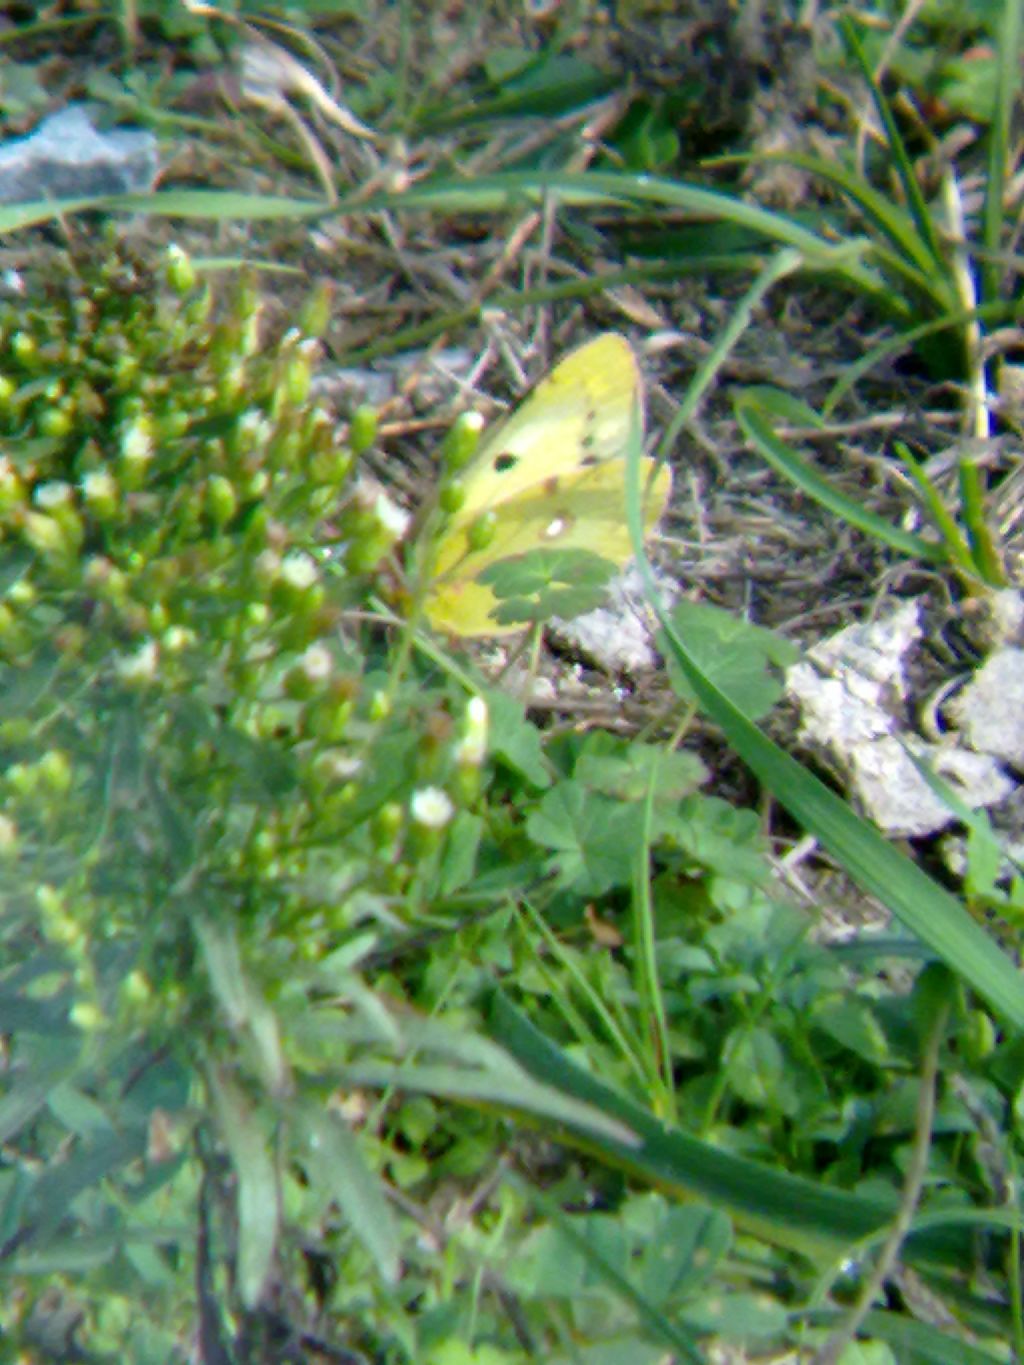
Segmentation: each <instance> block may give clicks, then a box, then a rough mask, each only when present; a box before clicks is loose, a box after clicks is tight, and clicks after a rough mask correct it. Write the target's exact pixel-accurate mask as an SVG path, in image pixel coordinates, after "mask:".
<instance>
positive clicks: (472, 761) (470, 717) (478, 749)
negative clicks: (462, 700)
mask: <svg viewBox="0 0 1024 1365" xmlns="http://www.w3.org/2000/svg"><path fill="white" fill-rule="evenodd" d="M486 756H487V703H486V702H485V701H484V699H483V697H470V699H469V702H468V703H467V705H466V732H465V734H464V735H463V737H462V739H461V740H460V741H459V743H458V745H457V746H456V749H455V761H456V763H457V764H458V765H459V767H460V768H463V767H464V768H479V767H480V766H481V765H482V764H483V761H484V759H485V758H486Z"/></svg>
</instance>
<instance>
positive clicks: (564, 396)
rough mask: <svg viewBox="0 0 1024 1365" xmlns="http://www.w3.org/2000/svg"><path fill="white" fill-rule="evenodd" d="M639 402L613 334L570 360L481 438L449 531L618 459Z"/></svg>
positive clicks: (624, 349)
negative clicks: (550, 482) (551, 480)
mask: <svg viewBox="0 0 1024 1365" xmlns="http://www.w3.org/2000/svg"><path fill="white" fill-rule="evenodd" d="M641 394H642V390H641V384H640V371H639V369H638V367H637V363H636V357H635V356H634V354H633V349H632V347H631V346H630V344H629V342H628V341H627V340H626V339H625V337H623V336H619V335H618V333H617V332H606V333H604V334H603V335H601V336H599V337H595V338H594V340H593V341H588V342H587V343H586V344H585V345H583V346H580V347H579V348H578V349H577V350H575V351H572V352H570V354H569V355H567V356H566V357H565V359H564V360H562V361H561V362H560V363H559V364H558V365H556V366H555V368H554V369H553V370H552V371H551V373H550V374H548V375H545V377H544V378H543V379H542V380H540V382H539V383H538V384H537V385H536V386H535V387H534V388H533V389H532V390H531V392H530V393H529V394H528V395H527V396H526V398H524V399H523V401H522V403H520V405H519V406H518V407H517V408H516V410H515V411H514V412H513V413H512V414H511V416H509V417H507V418H506V419H505V421H504V422H502V423H500V425H499V426H497V427H496V428H495V430H494V431H493V432H488V433H487V434H486V435H485V437H484V440H483V444H482V446H481V447H480V450H479V451H478V452H477V454H476V456H475V457H474V459H473V460H472V462H471V463H470V465H469V467H468V468H467V470H466V472H465V474H464V476H463V481H464V484H465V489H466V500H465V502H464V503H463V505H462V507H461V508H460V509H459V511H458V513H457V514H456V516H455V517H454V518H453V519H452V522H451V523H450V524H449V525H450V527H452V528H454V527H457V526H460V525H464V524H465V523H467V522H472V521H476V519H477V518H478V517H479V516H480V515H481V513H483V512H487V511H492V510H497V508H498V507H500V506H501V504H503V503H505V502H508V501H510V500H511V499H513V498H516V497H518V496H519V494H520V493H523V492H526V490H527V489H530V488H533V487H536V485H537V484H539V483H541V482H543V481H544V480H545V479H546V478H547V477H548V476H549V475H551V474H558V475H564V474H568V473H570V472H572V471H574V470H577V469H582V468H586V467H588V466H590V465H592V464H599V463H600V462H601V461H602V460H610V459H616V458H618V457H620V456H621V455H622V452H623V451H624V450H625V448H626V444H627V442H628V440H629V431H630V424H631V422H632V420H633V411H634V408H637V407H639V405H640V400H641ZM642 417H643V414H642V413H641V421H642Z"/></svg>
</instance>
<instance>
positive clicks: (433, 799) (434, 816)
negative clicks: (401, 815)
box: [409, 787, 455, 829]
mask: <svg viewBox="0 0 1024 1365" xmlns="http://www.w3.org/2000/svg"><path fill="white" fill-rule="evenodd" d="M409 811H410V814H411V815H412V818H413V820H414V821H415V822H416V824H417V825H422V826H423V828H424V829H444V827H445V825H447V824H448V822H449V821H450V820H451V818H452V816H453V815H454V814H455V807H454V806H453V805H452V802H451V798H450V797H449V795H448V793H447V792H443V791H442V790H441V788H440V787H421V788H420V790H419V791H417V792H413V794H412V800H411V801H410V802H409Z"/></svg>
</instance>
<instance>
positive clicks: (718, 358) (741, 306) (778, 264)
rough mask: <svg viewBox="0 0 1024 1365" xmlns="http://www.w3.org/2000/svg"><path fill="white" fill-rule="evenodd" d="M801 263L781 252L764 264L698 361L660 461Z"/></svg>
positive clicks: (661, 447)
mask: <svg viewBox="0 0 1024 1365" xmlns="http://www.w3.org/2000/svg"><path fill="white" fill-rule="evenodd" d="M802 261H803V258H802V257H801V255H800V253H799V252H798V251H794V250H792V249H785V250H782V251H780V252H779V253H778V254H777V255H776V256H775V257H773V259H772V260H770V261H769V262H767V264H766V265H765V266H764V268H763V269H762V270H761V271H760V273H759V274H758V276H757V278H756V279H755V280H754V281H753V283H752V284H751V285H750V288H749V289H748V290H747V291H746V293H745V294H744V295H743V297H742V299H740V301H739V303H738V304H737V305H736V307H735V308H733V309H732V311H731V312H730V315H729V320H728V321H727V322H726V324H725V326H724V327H723V328H722V330H721V332H720V333H719V334H718V336H716V337H715V340H714V343H713V345H712V347H711V350H710V351H709V352H708V354H707V356H706V358H705V359H704V360H703V361H701V363H700V365H699V366H698V367H697V371H696V373H695V374H694V375H693V378H692V379H691V380H690V382H689V384H687V386H686V392H685V393H684V394H683V398H682V401H681V403H680V404H679V409H678V411H677V412H676V413H675V415H674V416H673V418H672V421H671V422H670V423H669V425H668V427H667V428H666V430H665V435H664V436H663V437H662V439H661V444H660V445H659V447H658V458H659V459H660V460H664V459H667V458H668V454H669V452H670V451H671V449H672V447H673V446H674V445H675V442H676V437H677V436H678V435H679V432H680V431H681V430H682V428H683V427H684V426H685V425H686V423H687V422H688V421H689V420H690V419H691V417H692V416H693V414H694V413H695V412H696V411H697V407H698V405H699V404H700V400H701V399H702V398H703V397H704V394H705V393H706V392H707V391H708V389H710V387H711V385H712V384H713V383H714V381H715V379H716V377H717V375H718V372H719V370H720V369H721V368H722V366H723V364H724V363H725V360H726V357H727V356H728V354H729V352H730V351H731V350H732V348H733V346H735V344H736V342H737V341H738V340H739V337H740V334H741V333H742V332H744V331H745V330H746V328H747V326H748V324H749V323H750V320H751V318H752V317H753V315H754V310H755V309H756V308H758V307H759V306H760V305H761V303H762V302H763V301H764V298H765V296H766V295H767V294H768V293H769V292H770V291H771V289H772V288H773V287H774V286H775V285H776V284H777V283H778V282H779V280H781V279H784V278H785V277H786V276H787V275H791V274H793V272H794V271H796V270H798V269H799V268H800V266H801V264H802ZM636 458H638V455H637V456H636Z"/></svg>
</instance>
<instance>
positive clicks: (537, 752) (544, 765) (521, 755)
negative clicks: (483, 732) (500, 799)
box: [484, 690, 553, 791]
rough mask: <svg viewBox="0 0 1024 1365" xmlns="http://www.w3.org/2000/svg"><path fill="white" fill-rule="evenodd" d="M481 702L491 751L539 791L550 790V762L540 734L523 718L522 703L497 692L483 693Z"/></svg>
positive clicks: (524, 712) (524, 715) (524, 708)
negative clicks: (488, 731)
mask: <svg viewBox="0 0 1024 1365" xmlns="http://www.w3.org/2000/svg"><path fill="white" fill-rule="evenodd" d="M484 700H485V701H486V702H487V714H488V716H489V717H490V721H489V725H490V748H491V752H492V753H494V754H495V756H496V757H499V758H501V759H503V760H504V762H505V763H506V764H507V765H508V766H509V767H510V768H512V769H513V770H514V771H515V772H517V773H519V774H520V776H521V777H523V778H525V780H526V781H527V782H529V783H530V784H531V786H534V787H536V788H537V790H538V791H543V790H544V789H545V788H546V787H550V786H551V783H552V781H553V778H552V774H551V763H550V761H549V760H548V758H547V756H546V755H545V753H544V746H543V744H542V743H541V737H540V731H539V730H538V729H537V727H536V725H534V724H532V722H531V721H528V720H527V719H526V707H525V705H524V703H523V702H521V701H517V700H516V698H515V697H511V696H509V694H508V693H507V692H499V691H497V690H493V691H489V692H487V693H485V695H484Z"/></svg>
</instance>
